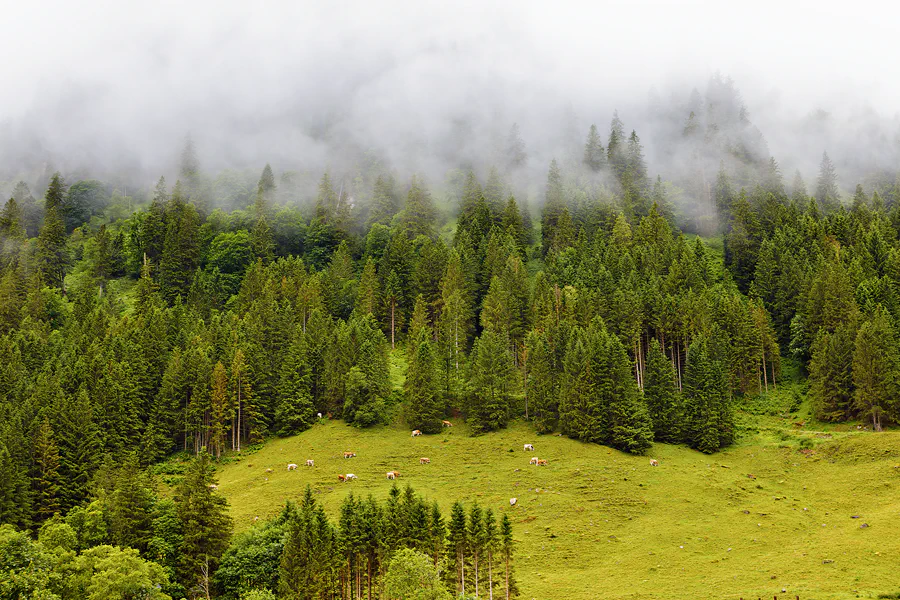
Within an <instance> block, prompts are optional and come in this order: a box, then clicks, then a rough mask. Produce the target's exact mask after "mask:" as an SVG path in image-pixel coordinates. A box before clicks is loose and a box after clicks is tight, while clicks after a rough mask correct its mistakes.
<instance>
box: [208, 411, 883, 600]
mask: <svg viewBox="0 0 900 600" xmlns="http://www.w3.org/2000/svg"><path fill="white" fill-rule="evenodd" d="M742 418H743V419H744V421H745V424H747V423H749V424H751V425H753V424H755V425H756V426H755V427H753V426H751V427H750V428H748V431H749V433H747V434H746V435H745V436H744V437H743V438H742V439H741V441H740V442H739V443H738V444H737V445H735V446H733V447H732V448H730V449H728V450H727V451H724V452H721V453H719V454H715V455H712V456H707V455H703V454H701V453H699V452H695V451H693V450H690V449H687V448H685V447H680V446H671V445H665V444H656V445H655V446H654V447H653V449H652V450H651V452H650V453H649V455H648V456H630V455H626V454H623V453H621V452H617V451H615V450H611V449H609V448H606V447H603V446H598V445H593V444H584V443H581V442H577V441H574V440H570V439H567V438H565V437H557V436H538V435H536V434H535V433H534V432H533V430H532V429H531V428H530V427H529V426H528V425H527V424H525V423H521V422H517V423H513V424H512V425H511V426H510V427H509V428H508V429H506V430H503V431H500V432H497V433H492V434H489V435H483V436H478V437H471V436H470V435H469V431H468V430H467V428H466V427H465V425H464V424H463V423H462V422H455V423H454V424H455V426H454V427H453V428H452V429H448V430H445V431H444V432H443V433H441V434H437V435H431V436H422V437H418V438H412V437H410V433H409V431H408V430H407V429H405V428H401V427H400V426H396V427H380V428H374V429H362V430H361V429H356V428H354V427H349V426H347V425H345V424H343V423H342V422H337V421H332V422H328V423H323V424H319V425H316V426H315V427H313V428H312V429H311V430H309V431H306V432H304V433H303V434H301V435H297V436H294V437H290V438H284V439H276V440H273V441H271V442H269V443H267V444H265V445H264V446H263V447H262V448H261V449H259V450H258V451H257V452H255V453H253V454H249V455H246V456H243V457H241V458H239V459H235V460H232V461H230V462H228V463H227V464H225V465H223V466H222V467H221V469H220V472H219V482H220V483H219V489H220V491H221V492H222V493H223V494H224V495H225V497H226V498H228V500H229V502H230V504H231V511H232V515H233V516H234V519H235V524H236V528H237V530H239V531H240V530H243V529H246V528H248V527H251V526H252V525H253V523H254V518H255V517H259V518H260V519H265V518H267V517H270V516H272V515H274V514H275V513H276V512H277V511H278V510H279V508H280V507H281V506H282V505H283V504H284V502H285V501H286V500H288V499H294V500H296V499H298V498H299V497H300V496H301V494H302V493H303V490H304V488H305V487H306V485H307V484H309V485H311V486H312V488H313V490H314V491H315V492H316V497H317V498H318V499H319V500H320V501H321V502H322V504H323V505H324V506H325V508H326V509H327V511H328V512H329V513H330V514H331V515H332V516H336V515H337V510H338V507H339V505H340V503H341V501H342V500H343V498H344V497H345V496H346V495H347V494H349V493H350V492H351V491H352V492H353V493H356V494H363V495H366V494H373V495H374V496H376V497H378V498H384V497H385V496H386V495H387V493H388V490H389V489H390V486H391V485H392V482H390V481H388V480H387V479H386V476H385V473H386V471H389V470H395V469H396V470H398V471H400V473H401V475H402V477H401V479H400V480H399V482H400V483H401V484H403V485H405V484H410V485H412V486H413V487H414V488H415V490H416V491H418V492H419V493H421V494H424V495H425V496H426V497H428V498H429V499H434V500H437V501H438V502H439V503H440V505H441V507H442V508H443V509H444V510H445V511H447V510H448V509H449V507H450V505H451V504H452V502H453V501H455V500H457V499H459V500H463V501H465V502H467V503H471V502H472V501H475V500H477V501H478V502H479V503H480V504H481V505H482V506H485V507H488V506H489V507H491V508H493V509H494V510H495V511H497V512H507V513H509V514H510V516H511V517H512V519H513V522H514V526H515V539H516V541H517V543H518V550H517V558H516V568H517V571H518V577H519V581H520V586H521V589H522V592H523V594H522V597H523V598H537V599H572V600H579V599H597V598H685V599H687V598H690V599H696V598H739V597H744V598H749V597H753V598H757V597H772V596H773V595H779V597H788V596H789V597H790V598H793V597H795V596H799V597H800V598H803V599H806V598H820V599H821V598H856V597H860V596H862V597H874V596H877V595H878V594H879V593H895V592H896V591H897V589H898V587H900V576H898V570H897V567H898V562H897V557H898V556H900V497H898V486H900V468H895V467H896V465H897V464H898V463H900V434H898V433H893V432H886V433H881V434H874V433H871V432H858V431H857V430H856V427H855V425H853V426H845V427H843V429H845V430H846V431H835V430H834V428H831V430H830V431H829V432H828V433H824V432H821V431H818V432H817V431H814V430H809V429H805V428H804V429H799V428H797V427H796V426H795V425H793V423H794V421H796V419H797V416H796V415H788V416H785V417H781V416H766V415H763V416H758V417H757V416H753V415H749V414H743V415H742ZM804 440H806V441H804ZM525 443H533V444H534V448H535V450H534V452H525V451H523V444H525ZM345 450H351V451H353V452H356V453H357V457H356V458H353V459H344V458H342V457H341V453H342V452H343V451H345ZM423 456H425V457H428V458H430V459H431V464H429V465H420V464H419V460H418V459H419V457H423ZM532 456H539V457H541V458H546V459H548V461H549V466H547V467H535V466H530V465H529V464H528V462H529V459H530V458H531V457H532ZM650 457H652V458H656V459H658V460H659V467H651V466H650V464H649V458H650ZM308 458H312V459H314V460H315V467H313V468H306V467H304V466H302V465H303V464H304V462H305V460H306V459H308ZM289 462H294V463H298V464H299V465H301V466H300V467H299V468H298V469H297V470H296V471H291V472H289V471H287V464H288V463H289ZM267 468H271V469H272V470H273V471H272V472H271V473H266V469H267ZM348 472H350V473H354V474H356V475H357V476H358V477H359V480H358V481H354V482H352V483H347V484H343V483H340V482H339V481H338V479H337V475H338V474H339V473H341V474H343V473H348ZM751 476H752V477H751ZM513 497H516V498H518V503H517V505H516V506H514V507H511V506H510V498H513ZM854 516H859V518H853V517H854ZM864 524H865V525H867V527H862V525H864ZM782 589H786V590H787V594H782Z"/></svg>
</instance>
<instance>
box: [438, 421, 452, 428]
mask: <svg viewBox="0 0 900 600" xmlns="http://www.w3.org/2000/svg"><path fill="white" fill-rule="evenodd" d="M441 427H453V423H451V422H450V421H441Z"/></svg>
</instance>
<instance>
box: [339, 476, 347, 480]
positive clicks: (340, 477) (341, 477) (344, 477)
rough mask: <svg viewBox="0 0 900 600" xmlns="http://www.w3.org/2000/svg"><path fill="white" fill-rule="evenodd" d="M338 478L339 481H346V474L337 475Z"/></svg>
mask: <svg viewBox="0 0 900 600" xmlns="http://www.w3.org/2000/svg"><path fill="white" fill-rule="evenodd" d="M338 479H339V480H340V481H347V476H346V475H338Z"/></svg>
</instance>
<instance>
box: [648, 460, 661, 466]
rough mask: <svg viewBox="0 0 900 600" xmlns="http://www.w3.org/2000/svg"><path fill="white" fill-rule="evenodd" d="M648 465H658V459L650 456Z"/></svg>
mask: <svg viewBox="0 0 900 600" xmlns="http://www.w3.org/2000/svg"><path fill="white" fill-rule="evenodd" d="M650 466H651V467H658V466H659V461H658V460H656V459H655V458H651V459H650Z"/></svg>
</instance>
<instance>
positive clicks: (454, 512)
mask: <svg viewBox="0 0 900 600" xmlns="http://www.w3.org/2000/svg"><path fill="white" fill-rule="evenodd" d="M504 516H505V515H504ZM448 529H449V532H448V536H447V558H448V560H449V562H450V564H451V565H452V567H453V573H454V575H455V576H454V582H455V583H456V595H457V596H459V595H462V594H465V589H466V560H467V559H468V552H469V535H468V529H467V527H466V511H465V509H464V508H463V505H462V504H461V503H460V502H458V501H457V502H454V503H453V506H452V507H451V508H450V523H449V525H448ZM448 573H449V569H448Z"/></svg>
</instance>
